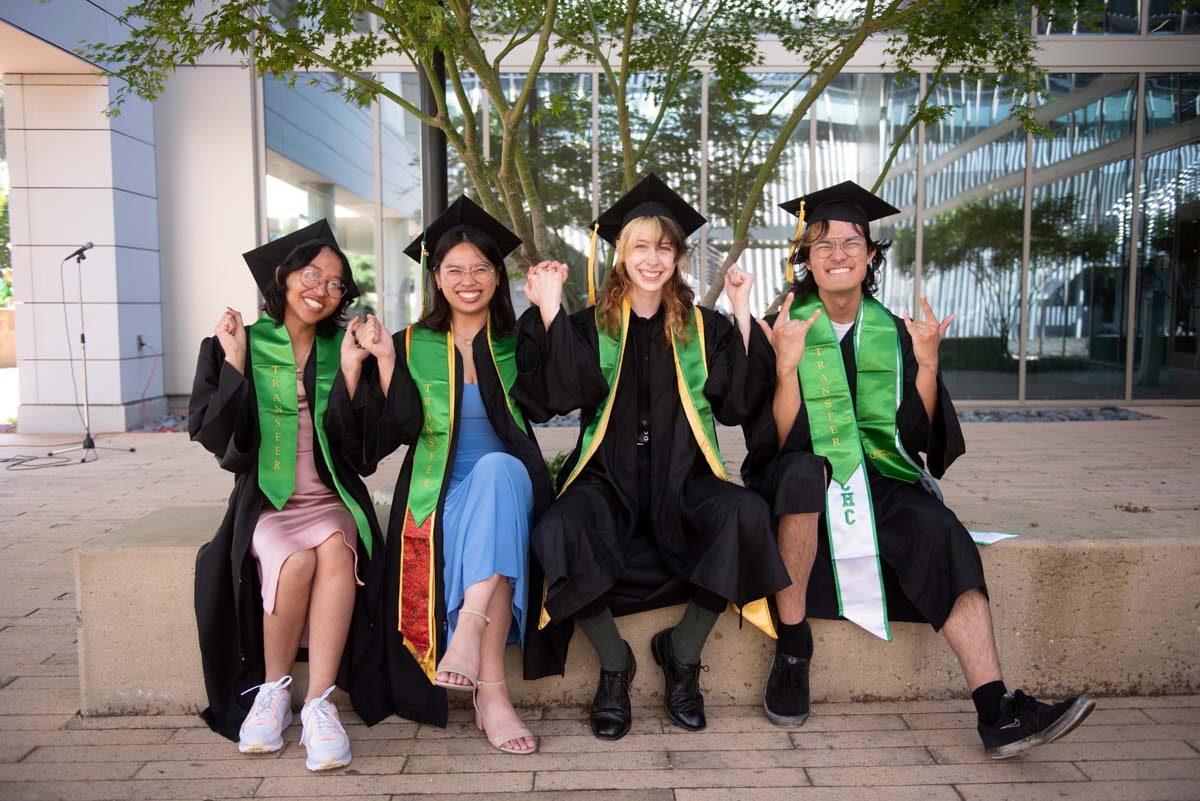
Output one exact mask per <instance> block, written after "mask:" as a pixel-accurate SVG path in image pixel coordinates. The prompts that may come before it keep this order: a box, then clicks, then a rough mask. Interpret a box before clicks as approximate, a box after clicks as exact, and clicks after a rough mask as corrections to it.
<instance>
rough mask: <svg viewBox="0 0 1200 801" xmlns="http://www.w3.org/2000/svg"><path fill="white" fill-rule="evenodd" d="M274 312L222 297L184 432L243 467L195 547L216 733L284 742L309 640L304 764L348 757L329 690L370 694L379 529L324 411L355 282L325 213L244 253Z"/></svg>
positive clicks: (226, 462)
mask: <svg viewBox="0 0 1200 801" xmlns="http://www.w3.org/2000/svg"><path fill="white" fill-rule="evenodd" d="M244 258H245V260H246V263H247V265H248V266H249V267H250V271H251V272H252V273H253V275H254V279H255V281H256V282H257V283H258V286H259V289H260V290H261V291H262V294H263V298H264V303H263V311H264V314H263V315H262V316H261V317H260V318H259V319H258V321H257V322H255V323H253V324H252V325H249V326H246V325H245V323H244V322H243V320H242V316H241V314H240V313H239V312H238V311H236V310H234V309H226V311H225V313H224V314H222V315H221V319H220V320H219V321H218V322H217V325H216V328H215V329H214V331H213V336H212V337H209V338H207V339H205V340H204V341H203V342H202V343H201V345H200V357H199V360H198V361H197V364H196V377H195V381H194V383H193V385H192V396H191V400H190V402H189V404H188V432H189V433H190V434H191V437H192V439H193V440H196V441H197V442H199V443H201V444H202V445H203V446H204V447H205V448H206V449H208V450H209V451H211V452H212V453H213V454H215V455H216V456H217V457H218V459H219V460H220V463H221V466H222V467H224V468H225V469H227V470H230V471H231V472H233V473H234V474H235V478H234V489H233V494H232V495H231V496H230V498H229V509H228V511H227V513H226V515H225V519H224V521H223V522H222V524H221V528H220V529H219V530H218V531H217V533H216V536H215V537H214V538H213V540H212V541H211V542H209V543H208V544H206V545H205V546H203V547H202V548H201V549H200V553H199V555H198V556H197V558H196V623H197V626H198V628H199V634H200V654H201V660H202V663H203V667H204V684H205V688H206V690H207V692H208V702H209V706H208V708H207V709H206V710H205V711H204V713H203V717H204V719H205V720H206V721H207V722H208V724H209V726H211V727H212V728H213V730H214V731H216V732H219V733H220V734H223V735H224V736H226V737H228V738H230V739H235V740H237V741H238V749H239V750H240V751H241V752H243V753H266V752H271V751H278V750H279V749H281V748H282V747H283V730H284V729H286V728H287V727H288V725H289V724H290V723H291V721H292V702H291V690H290V689H289V686H290V684H291V681H292V677H291V673H292V666H293V664H294V663H295V662H296V660H297V655H298V651H299V650H300V649H301V648H306V653H307V660H308V666H309V683H308V694H307V697H306V698H305V703H304V706H303V708H302V710H301V712H300V718H301V721H302V723H303V730H302V732H301V736H300V743H301V745H303V746H304V748H305V749H306V754H307V756H306V763H307V766H308V768H309V770H326V769H330V768H338V767H342V766H344V765H347V764H349V763H350V741H349V739H348V738H347V737H346V732H345V730H344V729H343V728H342V725H341V722H340V721H339V719H338V712H337V709H336V707H335V706H334V705H333V703H332V702H331V701H330V700H329V696H330V694H331V693H332V692H333V689H334V686H335V684H336V685H340V686H341V687H342V688H344V689H346V690H349V692H350V695H351V699H352V700H354V699H356V698H359V697H363V696H364V695H365V697H371V696H373V695H374V690H367V691H366V692H365V693H363V690H364V687H363V683H364V682H369V681H370V676H369V674H367V673H364V672H362V671H360V670H359V669H358V668H359V667H360V666H361V664H362V660H363V657H364V654H365V653H366V652H367V650H368V646H369V642H370V617H369V608H370V597H371V593H372V592H373V591H377V590H378V588H379V587H380V585H381V579H382V567H383V561H382V559H381V558H380V557H381V556H382V550H383V538H382V536H381V534H380V531H379V525H378V523H377V522H376V520H375V512H374V509H373V508H372V506H371V502H370V496H369V494H368V493H367V488H366V486H365V485H364V484H363V482H362V480H361V479H360V478H359V477H358V475H357V474H356V472H355V469H354V466H353V465H352V464H351V463H349V462H348V461H347V460H346V459H344V458H343V457H342V451H341V443H340V441H339V440H338V438H337V432H336V431H331V430H329V429H328V428H327V427H326V426H325V425H324V424H323V418H324V414H325V410H326V408H327V407H328V405H329V399H330V389H331V387H332V385H333V383H334V379H335V377H336V376H337V374H338V368H339V365H340V363H341V360H342V358H343V354H344V351H345V350H346V348H347V347H349V348H350V349H351V350H353V349H354V345H353V342H352V341H351V340H350V339H349V338H348V337H345V336H343V332H342V329H341V327H342V325H344V317H343V315H344V312H345V309H346V307H347V306H348V305H349V303H350V302H351V301H352V300H353V299H354V298H355V297H357V295H358V288H357V287H356V286H355V284H354V278H353V276H352V275H351V274H350V264H349V262H348V261H347V259H346V256H345V255H344V254H343V253H342V251H341V249H340V248H339V247H338V244H337V241H336V240H335V239H334V237H333V231H332V230H330V228H329V225H328V223H327V222H326V221H325V220H321V221H320V222H318V223H314V224H313V225H310V226H308V227H306V228H303V229H301V230H299V231H296V232H295V233H291V234H288V235H287V236H284V237H282V238H280V239H276V240H275V241H273V242H270V243H268V244H266V245H264V246H262V247H261V248H257V249H256V250H252V251H250V252H249V253H246V254H244Z"/></svg>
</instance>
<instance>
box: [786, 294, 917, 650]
mask: <svg viewBox="0 0 1200 801" xmlns="http://www.w3.org/2000/svg"><path fill="white" fill-rule="evenodd" d="M817 309H821V310H822V312H824V307H823V306H822V304H821V301H820V298H818V297H816V296H813V297H812V298H809V299H808V300H807V301H806V302H804V303H802V304H801V305H799V306H796V307H793V308H792V311H791V318H792V319H793V320H806V319H808V318H809V317H811V316H812V314H813V312H814V311H816V310H817ZM854 355H855V367H856V372H857V388H856V392H855V397H854V398H853V399H852V398H851V397H850V384H849V381H848V379H847V378H846V367H845V364H843V362H842V351H841V345H840V343H839V341H838V338H837V334H836V333H835V332H834V330H833V325H832V324H831V323H830V320H829V315H828V314H825V313H822V314H821V316H820V317H818V318H817V320H816V322H815V323H814V324H813V326H812V328H811V329H810V330H809V332H808V334H807V337H806V341H805V347H804V357H803V358H802V359H801V360H800V364H799V366H798V368H797V370H798V372H799V377H800V392H801V396H802V397H803V400H804V405H805V408H806V409H807V411H808V425H809V433H810V434H811V435H812V443H813V452H814V453H816V454H817V455H818V456H824V457H825V458H826V459H828V460H829V464H830V467H831V468H832V473H833V474H832V476H831V480H830V482H829V489H828V491H827V492H826V495H825V520H826V524H827V528H828V533H829V552H830V555H831V556H832V559H833V572H834V579H835V582H836V586H837V593H838V611H839V612H840V613H841V615H842V616H843V617H845V618H846V619H847V620H850V621H853V622H854V623H857V624H858V625H859V626H862V627H863V628H864V629H866V630H867V631H869V632H871V633H872V634H874V635H876V636H877V637H880V638H882V639H885V640H890V639H891V638H892V635H891V629H890V627H889V626H888V619H887V599H886V597H885V596H884V591H883V574H882V571H881V569H880V564H879V544H878V540H877V537H876V533H875V516H874V511H873V507H872V504H871V489H870V483H869V482H868V480H867V472H866V464H867V462H866V460H867V459H870V460H871V463H872V464H874V465H875V468H876V469H877V470H879V472H880V473H882V474H883V475H885V476H888V477H890V478H895V479H898V480H900V481H906V482H909V483H913V482H916V481H918V480H919V479H920V477H921V470H920V468H919V467H918V466H917V463H916V462H915V461H914V460H913V459H912V458H911V457H909V455H908V454H907V453H905V451H904V448H903V446H902V445H901V444H900V437H899V435H898V434H897V431H896V409H897V408H898V406H899V403H900V398H901V393H902V386H901V382H902V381H903V375H904V370H903V364H902V363H901V353H900V339H899V336H898V334H897V332H896V326H895V324H894V322H893V321H892V316H891V314H889V313H888V311H887V309H885V308H884V307H883V305H882V304H880V303H879V302H878V301H876V300H875V299H873V298H869V297H864V298H863V301H862V303H861V304H860V305H859V309H858V318H857V319H856V321H855V327H854Z"/></svg>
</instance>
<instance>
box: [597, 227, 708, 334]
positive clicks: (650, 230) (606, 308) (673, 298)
mask: <svg viewBox="0 0 1200 801" xmlns="http://www.w3.org/2000/svg"><path fill="white" fill-rule="evenodd" d="M640 235H643V236H648V237H649V239H650V241H651V242H654V243H655V244H657V243H659V242H661V241H662V240H664V239H666V240H667V241H668V242H669V243H670V244H671V247H672V248H674V249H675V271H674V273H672V274H671V277H670V278H668V279H667V283H666V284H664V285H663V288H662V303H663V309H664V310H665V312H666V314H665V315H664V316H665V320H664V321H663V331H664V333H665V334H666V335H667V338H668V339H670V337H671V334H672V333H673V334H674V335H675V338H676V339H680V340H683V341H686V336H687V335H686V330H687V321H688V315H689V314H691V312H692V301H693V299H694V298H695V293H693V292H692V288H691V287H690V286H688V285H687V282H686V281H684V280H683V275H684V273H685V272H687V268H688V245H687V239H686V238H685V237H684V235H683V230H682V229H681V228H680V227H679V223H677V222H675V221H674V220H672V219H671V218H669V217H659V216H653V217H635V218H634V219H632V220H630V221H629V222H628V223H626V224H625V227H624V228H622V229H621V233H620V235H619V236H618V239H617V260H616V264H615V265H613V270H612V272H611V273H609V274H608V278H607V279H606V280H605V282H604V286H603V288H602V289H601V291H600V300H599V302H598V303H597V304H596V305H597V306H598V307H599V310H600V314H599V319H600V325H601V326H602V327H603V328H604V330H605V331H606V332H607V333H608V334H609V335H615V334H616V333H617V332H618V331H619V330H620V328H621V304H622V303H623V302H624V300H625V295H626V293H627V292H628V291H629V287H630V284H631V283H632V282H631V281H630V279H629V274H628V273H627V272H626V270H625V262H626V260H627V259H628V258H629V254H630V252H631V251H632V250H633V248H634V246H635V245H636V244H637V241H638V237H639V236H640Z"/></svg>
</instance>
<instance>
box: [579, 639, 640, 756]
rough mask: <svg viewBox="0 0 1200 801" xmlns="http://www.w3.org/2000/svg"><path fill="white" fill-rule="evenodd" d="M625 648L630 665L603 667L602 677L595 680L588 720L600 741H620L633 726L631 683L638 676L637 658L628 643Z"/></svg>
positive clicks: (593, 732)
mask: <svg viewBox="0 0 1200 801" xmlns="http://www.w3.org/2000/svg"><path fill="white" fill-rule="evenodd" d="M625 649H626V651H627V652H628V653H629V666H628V667H627V668H626V669H625V670H601V671H600V680H599V681H598V682H597V683H596V696H595V697H594V698H593V699H592V711H591V715H590V716H589V722H590V723H591V726H592V734H594V735H596V737H598V738H600V739H601V740H620V739H621V738H622V737H624V736H625V735H626V734H628V733H629V728H630V727H631V726H632V725H633V708H632V707H631V706H630V703H629V685H630V684H632V683H633V677H634V676H636V675H637V660H636V659H634V658H633V649H631V648H630V647H629V643H625Z"/></svg>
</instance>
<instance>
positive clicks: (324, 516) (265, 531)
mask: <svg viewBox="0 0 1200 801" xmlns="http://www.w3.org/2000/svg"><path fill="white" fill-rule="evenodd" d="M296 392H297V398H298V400H299V407H300V414H299V418H300V420H299V425H298V431H297V437H296V491H295V492H294V493H293V494H292V497H290V498H288V501H287V503H285V504H284V505H283V508H282V509H276V508H275V507H274V506H273V505H272V504H271V502H270V501H268V500H266V499H264V500H263V506H262V511H261V512H260V513H259V515H258V524H257V525H256V526H255V527H254V538H253V540H252V541H251V543H250V553H252V554H254V558H255V559H257V560H258V576H259V581H260V583H261V584H262V600H263V611H264V612H266V613H267V614H268V615H270V614H272V613H274V611H275V590H276V587H277V586H278V584H279V571H280V570H282V569H283V563H284V562H285V561H287V558H288V557H289V556H291V555H292V554H294V553H296V552H297V551H304V550H308V549H309V548H316V547H317V546H318V545H320V544H321V543H323V542H325V540H327V539H329V538H330V537H332V536H334V535H340V536H341V538H342V542H344V543H345V544H346V547H347V548H349V549H350V551H351V552H352V553H353V554H354V581H355V583H357V584H358V585H359V586H362V581H361V580H360V579H359V577H358V549H357V548H356V547H355V544H356V540H357V539H358V526H357V524H356V523H355V522H354V515H352V514H350V510H349V509H347V508H346V505H345V504H344V503H342V499H341V498H340V497H338V494H337V492H335V491H334V490H331V489H329V488H328V487H326V486H325V485H324V484H322V483H321V479H320V477H319V476H318V475H317V465H316V461H315V459H314V458H313V442H314V440H315V437H314V435H313V424H312V415H310V414H309V413H308V396H307V395H306V394H305V392H304V381H303V377H302V376H301V375H300V374H297V376H296Z"/></svg>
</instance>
